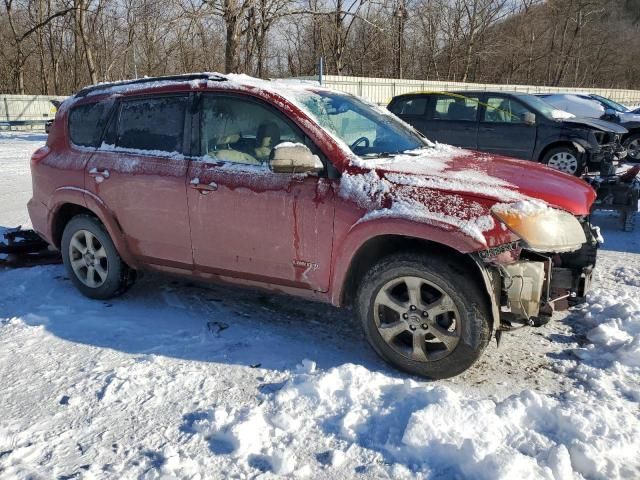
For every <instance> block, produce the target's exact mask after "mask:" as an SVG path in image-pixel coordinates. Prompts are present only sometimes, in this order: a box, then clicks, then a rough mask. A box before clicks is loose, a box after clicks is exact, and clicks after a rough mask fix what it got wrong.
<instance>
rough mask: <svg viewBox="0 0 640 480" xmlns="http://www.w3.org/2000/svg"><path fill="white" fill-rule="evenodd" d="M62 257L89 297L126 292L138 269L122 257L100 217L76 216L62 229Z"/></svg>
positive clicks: (103, 296) (97, 297) (77, 282)
mask: <svg viewBox="0 0 640 480" xmlns="http://www.w3.org/2000/svg"><path fill="white" fill-rule="evenodd" d="M61 250H62V260H63V262H64V266H65V267H66V269H67V273H68V274H69V276H70V277H71V280H72V281H73V283H74V285H75V286H76V288H78V290H80V291H81V292H82V293H83V294H84V295H86V296H87V297H89V298H95V299H100V300H104V299H107V298H112V297H115V296H117V295H120V294H122V293H124V292H125V291H126V290H127V288H128V287H130V286H131V284H132V283H133V280H134V278H135V277H134V274H135V272H134V271H132V270H131V269H130V268H129V267H128V266H127V265H126V264H125V263H124V262H123V261H122V259H121V258H120V255H119V254H118V251H117V250H116V247H115V245H114V244H113V241H112V240H111V238H110V237H109V234H108V233H107V231H106V229H105V228H104V226H103V225H102V223H100V221H99V220H98V219H97V218H95V217H92V216H90V215H78V216H75V217H73V218H72V219H71V220H70V221H69V223H67V226H66V227H65V229H64V232H63V233H62V245H61Z"/></svg>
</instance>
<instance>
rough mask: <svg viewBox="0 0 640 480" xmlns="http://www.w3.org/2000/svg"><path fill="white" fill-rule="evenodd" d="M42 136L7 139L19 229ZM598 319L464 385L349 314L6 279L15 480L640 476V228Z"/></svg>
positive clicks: (486, 367)
mask: <svg viewBox="0 0 640 480" xmlns="http://www.w3.org/2000/svg"><path fill="white" fill-rule="evenodd" d="M43 140H44V137H43V136H42V135H40V136H38V135H34V134H24V135H16V134H7V133H1V132H0V228H2V227H11V226H15V225H18V224H20V223H23V224H26V223H28V217H27V213H26V208H25V204H26V201H27V200H28V198H29V196H30V190H31V183H30V177H29V155H30V153H31V151H32V150H34V149H35V148H36V147H37V146H38V145H40V144H41V143H42V142H43ZM596 221H597V223H599V224H600V225H602V227H603V232H604V235H605V238H606V240H607V242H606V244H605V250H604V251H602V252H601V257H600V264H599V266H598V274H597V278H596V282H595V286H594V290H593V292H592V294H591V295H590V296H589V300H588V303H587V304H586V305H584V306H582V307H580V308H578V309H576V310H575V311H573V312H571V313H570V314H569V315H567V314H563V315H557V316H556V317H557V318H556V321H555V322H552V323H551V324H549V325H547V326H546V327H543V328H540V329H524V330H521V331H519V332H517V333H514V334H512V335H509V336H505V337H503V343H502V344H501V345H500V348H499V349H498V348H496V345H495V343H492V344H491V345H490V346H489V347H488V348H487V351H486V353H485V355H484V357H483V359H482V360H481V361H480V362H479V363H478V364H477V365H476V366H475V367H474V368H473V369H471V370H470V371H468V372H466V373H465V374H464V375H461V376H459V377H457V378H454V379H451V380H447V381H439V382H427V381H423V380H419V379H416V378H409V377H407V376H405V375H402V374H399V373H397V372H395V371H393V370H392V369H390V368H388V367H387V366H386V365H385V364H384V363H382V362H381V361H380V360H378V359H377V357H376V356H375V355H374V354H373V353H372V352H371V350H370V349H369V348H368V347H367V345H366V343H365V341H364V339H363V338H362V335H361V333H360V328H359V326H358V325H356V324H355V323H354V322H352V320H351V318H350V315H349V312H344V311H340V310H337V309H334V308H332V307H328V306H324V305H319V304H314V303H309V302H304V301H301V300H296V299H290V298H284V297H278V296H273V295H265V294H261V293H257V292H252V291H248V290H240V289H230V288H226V287H224V288H223V287H212V286H203V285H199V284H198V285H196V284H191V283H189V282H185V281H176V280H174V279H171V278H167V277H160V276H154V275H148V276H146V277H144V278H143V279H142V281H140V282H139V283H138V284H137V285H136V286H135V287H134V288H133V289H132V290H131V291H130V292H128V293H127V294H126V295H125V296H123V297H121V298H119V299H117V300H114V301H110V302H98V301H91V300H88V299H86V298H84V297H82V296H80V294H79V293H77V292H76V290H75V289H74V288H73V287H72V285H71V282H70V281H69V279H68V278H67V277H66V274H65V272H64V269H63V268H62V266H46V267H36V268H31V269H19V270H4V271H2V270H0V478H3V479H4V478H64V479H72V478H73V479H76V478H77V479H81V478H82V479H83V478H87V479H92V478H119V479H120V478H123V479H124V478H167V479H168V478H203V479H204V478H227V477H232V478H255V477H266V478H268V477H272V476H300V477H305V476H306V477H309V478H352V477H356V478H479V479H484V478H486V479H501V478H504V479H507V478H508V479H521V478H532V479H545V478H549V479H573V478H578V479H580V478H583V477H584V478H593V479H612V478H625V479H629V478H640V456H639V455H638V452H640V409H639V403H640V231H636V232H634V233H622V232H618V231H617V230H616V229H617V227H618V225H617V224H616V221H617V219H616V218H615V217H613V216H609V215H599V216H598V217H597V218H596Z"/></svg>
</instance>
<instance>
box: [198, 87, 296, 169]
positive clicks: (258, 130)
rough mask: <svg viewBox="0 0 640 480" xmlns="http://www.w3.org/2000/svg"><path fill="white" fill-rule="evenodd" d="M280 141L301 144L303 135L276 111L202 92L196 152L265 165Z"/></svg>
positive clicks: (250, 163)
mask: <svg viewBox="0 0 640 480" xmlns="http://www.w3.org/2000/svg"><path fill="white" fill-rule="evenodd" d="M283 142H293V143H305V140H304V135H303V134H302V133H301V132H300V131H298V130H297V129H294V128H293V127H292V126H291V125H290V123H289V122H287V121H286V120H284V118H283V117H282V116H281V115H280V114H279V113H277V112H276V111H274V110H272V109H270V108H267V107H266V106H264V105H261V104H259V103H256V102H253V101H249V100H243V99H241V98H234V97H227V96H222V95H221V96H217V95H205V96H204V97H203V99H202V108H201V113H200V152H201V153H202V155H204V156H205V157H209V158H211V159H214V160H220V161H224V162H230V163H241V164H245V165H266V164H267V163H268V161H269V158H270V156H271V153H272V151H273V148H274V147H275V146H276V145H278V144H280V143H283Z"/></svg>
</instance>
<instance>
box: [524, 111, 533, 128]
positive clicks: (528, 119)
mask: <svg viewBox="0 0 640 480" xmlns="http://www.w3.org/2000/svg"><path fill="white" fill-rule="evenodd" d="M522 121H523V122H524V123H526V124H527V125H535V124H536V114H535V113H533V112H524V114H523V115H522Z"/></svg>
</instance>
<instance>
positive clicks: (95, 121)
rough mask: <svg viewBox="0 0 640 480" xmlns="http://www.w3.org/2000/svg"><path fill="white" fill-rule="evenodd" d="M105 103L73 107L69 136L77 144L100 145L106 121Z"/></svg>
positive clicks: (86, 145) (70, 114)
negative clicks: (104, 117)
mask: <svg viewBox="0 0 640 480" xmlns="http://www.w3.org/2000/svg"><path fill="white" fill-rule="evenodd" d="M105 110H106V104H105V103H89V104H85V105H80V106H77V107H75V108H72V109H71V112H70V113H69V136H70V137H71V141H72V142H73V143H74V144H75V145H81V146H84V147H97V146H98V145H100V139H101V136H102V130H103V128H104V123H103V121H102V119H103V116H104V114H105Z"/></svg>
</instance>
